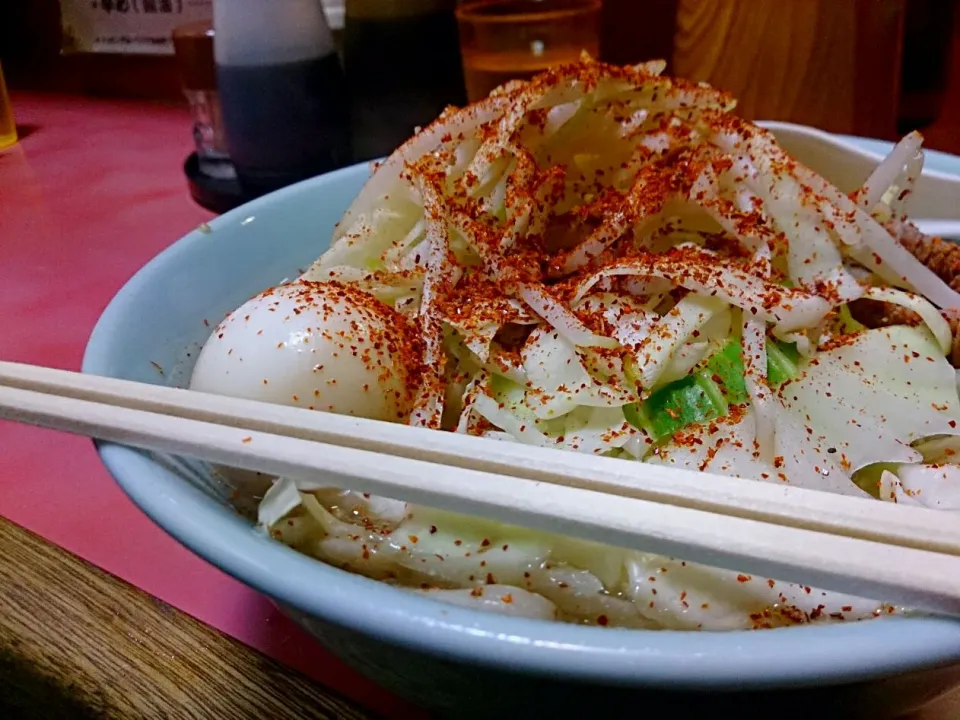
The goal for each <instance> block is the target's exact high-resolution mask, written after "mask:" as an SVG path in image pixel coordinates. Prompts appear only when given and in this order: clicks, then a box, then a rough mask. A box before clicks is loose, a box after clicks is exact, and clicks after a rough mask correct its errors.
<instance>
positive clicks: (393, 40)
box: [343, 0, 466, 161]
mask: <svg viewBox="0 0 960 720" xmlns="http://www.w3.org/2000/svg"><path fill="white" fill-rule="evenodd" d="M456 6H457V0H346V7H345V11H346V12H345V21H344V33H343V53H344V69H345V71H346V77H347V84H348V87H349V92H350V113H351V122H352V130H353V135H352V139H353V149H354V158H355V159H356V160H358V161H359V160H369V159H371V158H375V157H379V156H381V155H388V154H389V153H390V152H391V151H392V150H394V149H395V148H396V147H397V146H398V145H400V144H401V143H403V142H404V141H405V140H406V139H407V138H409V137H410V136H411V135H412V134H413V132H414V129H415V128H416V127H417V126H424V125H427V124H429V123H430V122H432V121H433V120H434V119H436V117H437V116H438V115H439V114H440V113H441V112H442V111H443V109H444V108H445V107H446V106H447V105H463V104H465V103H466V91H465V90H464V83H463V67H462V64H461V60H460V45H459V41H458V37H457V22H456V17H455V16H454V11H455V9H456Z"/></svg>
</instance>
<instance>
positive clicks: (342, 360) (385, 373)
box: [190, 280, 420, 501]
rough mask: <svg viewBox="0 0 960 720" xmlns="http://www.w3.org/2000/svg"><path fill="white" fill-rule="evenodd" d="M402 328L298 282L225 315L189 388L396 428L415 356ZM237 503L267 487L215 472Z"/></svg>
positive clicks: (338, 292)
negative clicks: (391, 423) (384, 422)
mask: <svg viewBox="0 0 960 720" xmlns="http://www.w3.org/2000/svg"><path fill="white" fill-rule="evenodd" d="M417 337H418V336H417V334H416V332H415V331H414V329H413V328H412V327H411V326H410V324H409V321H408V320H407V319H405V318H404V317H403V316H401V315H400V314H399V313H397V312H396V311H395V310H393V308H391V307H388V306H387V305H385V304H383V303H382V302H380V301H379V300H377V299H376V298H375V297H373V296H372V295H370V294H369V293H366V292H364V291H362V290H360V289H358V288H356V287H353V286H350V285H345V284H343V283H339V282H311V281H307V280H297V281H296V282H291V283H289V284H286V285H280V286H278V287H275V288H271V289H270V290H267V291H265V292H263V293H261V294H260V295H257V296H256V297H254V298H252V299H251V300H248V301H247V302H246V303H244V304H243V305H241V306H240V307H239V308H237V309H236V310H235V311H234V312H232V313H230V315H228V316H227V317H226V318H225V319H224V320H223V322H221V323H220V324H219V325H218V326H217V328H216V329H215V330H214V331H213V333H212V334H211V335H210V337H209V338H208V339H207V342H206V343H205V344H204V346H203V349H202V350H201V351H200V355H199V357H198V358H197V363H196V365H195V367H194V369H193V375H192V376H191V379H190V389H191V390H197V391H200V392H207V393H212V394H216V395H229V396H231V397H238V398H245V399H248V400H259V401H262V402H268V403H274V404H278V405H290V406H293V407H299V408H305V409H308V410H321V411H325V412H332V413H338V414H342V415H354V416H357V417H364V418H370V419H373V420H387V421H394V422H396V421H403V420H405V419H406V418H407V415H408V414H409V412H410V408H411V406H412V404H413V398H414V395H415V391H416V383H417V368H418V367H419V363H420V350H419V347H418V339H417ZM218 470H219V471H220V473H221V475H222V476H223V478H224V479H225V480H226V482H227V484H228V485H230V486H231V487H232V488H233V489H234V490H235V491H237V493H239V495H237V496H235V499H236V500H238V501H242V500H243V499H244V498H247V497H250V496H253V497H259V496H261V495H262V494H263V493H264V492H265V491H266V490H267V488H269V487H270V484H271V483H272V481H273V479H272V478H270V477H268V476H265V475H263V474H261V473H257V472H251V471H246V470H239V469H236V468H226V467H219V468H218Z"/></svg>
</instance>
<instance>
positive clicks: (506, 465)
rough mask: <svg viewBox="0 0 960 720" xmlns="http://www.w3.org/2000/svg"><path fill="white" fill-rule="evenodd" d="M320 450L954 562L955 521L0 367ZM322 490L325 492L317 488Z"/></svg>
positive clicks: (26, 384)
mask: <svg viewBox="0 0 960 720" xmlns="http://www.w3.org/2000/svg"><path fill="white" fill-rule="evenodd" d="M2 386H8V387H16V388H22V389H25V390H36V391H40V392H46V393H50V394H53V395H59V396H61V397H71V398H76V399H81V400H89V401H92V402H99V403H103V404H106V405H114V406H117V407H128V408H134V409H140V410H147V411H150V412H155V413H160V414H164V415H172V416H175V417H181V418H188V419H192V420H200V421H204V422H209V423H216V424H218V425H222V426H225V427H235V428H243V429H247V430H256V431H259V432H264V433H271V434H275V435H284V436H287V437H295V438H301V439H304V440H314V441H317V442H322V443H327V444H330V445H339V446H342V447H348V448H355V449H359V450H367V451H370V452H377V453H382V454H384V455H392V456H396V457H403V458H409V459H412V460H422V461H426V462H431V463H436V464H438V465H444V466H451V467H459V468H465V469H471V470H479V471H483V472H488V473H495V474H500V475H510V476H512V477H519V478H526V479H529V480H537V481H540V482H544V483H550V484H555V485H564V486H568V487H576V488H582V489H585V490H592V491H595V492H602V493H607V494H612V495H620V496H623V497H632V498H636V499H640V500H649V501H651V502H660V503H666V504H670V505H676V506H678V507H687V508H691V509H696V510H703V511H708V512H714V513H720V514H724V515H730V516H733V517H742V518H748V519H753V520H761V521H764V522H772V523H775V524H779V525H784V526H788V527H797V528H803V529H808V530H819V531H822V532H831V533H838V534H842V535H846V536H849V537H857V538H860V539H863V540H872V541H875V542H880V543H885V544H892V545H901V546H903V547H914V548H917V549H921V550H933V551H936V552H945V553H952V554H956V553H958V552H960V523H957V522H956V521H955V519H954V517H953V516H952V514H950V513H941V512H936V511H933V510H927V509H923V508H915V507H904V506H897V505H894V504H892V503H879V502H877V501H875V500H873V499H870V498H863V499H861V498H857V497H849V496H843V495H835V494H829V493H823V492H817V491H813V490H806V489H803V488H798V487H793V486H790V485H786V484H783V483H781V482H767V483H764V482H757V481H755V480H744V479H741V478H733V477H727V476H724V475H717V474H711V473H701V472H693V471H689V470H683V469H679V468H670V467H664V466H659V465H649V464H643V463H630V462H624V461H623V460H618V459H613V458H604V457H597V456H594V455H584V454H581V453H572V452H565V453H558V452H557V451H556V450H553V449H550V448H540V447H533V446H530V445H521V444H519V443H505V442H494V441H491V440H487V439H484V438H478V437H472V436H468V435H461V434H454V433H438V432H435V431H433V430H424V429H422V428H415V427H410V426H408V425H400V424H396V423H384V422H377V421H374V420H367V419H365V418H355V417H350V416H347V415H333V414H330V413H325V412H318V411H315V410H306V409H300V408H293V407H286V406H282V405H275V404H271V403H264V402H257V401H252V400H244V399H240V398H231V397H225V396H219V395H209V394H206V393H198V392H193V391H189V390H182V389H178V388H170V387H164V386H160V385H150V384H147V383H138V382H132V381H129V380H119V379H115V378H108V377H100V376H96V375H85V374H80V373H76V372H71V371H68V370H56V369H53V368H45V367H39V366H35V365H25V364H20V363H11V362H3V361H0V387H2ZM318 487H320V485H318Z"/></svg>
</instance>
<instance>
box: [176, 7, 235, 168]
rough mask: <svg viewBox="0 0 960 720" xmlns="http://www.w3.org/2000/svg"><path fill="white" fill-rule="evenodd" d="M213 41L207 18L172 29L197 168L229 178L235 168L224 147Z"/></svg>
mask: <svg viewBox="0 0 960 720" xmlns="http://www.w3.org/2000/svg"><path fill="white" fill-rule="evenodd" d="M213 42H214V31H213V25H212V23H210V22H209V21H201V22H196V23H190V24H188V25H181V26H179V27H177V28H175V29H174V31H173V46H174V51H175V54H176V62H177V66H178V68H179V70H180V81H181V84H182V86H183V94H184V95H185V96H186V98H187V102H188V103H189V104H190V114H191V116H192V118H193V140H194V145H195V147H196V152H197V160H198V162H199V166H200V171H201V172H202V173H203V174H205V175H208V176H210V177H215V178H220V179H232V178H234V177H236V171H235V170H234V168H233V165H232V164H231V163H230V157H229V155H228V154H227V150H226V140H225V138H224V131H223V115H222V113H221V110H220V97H219V95H218V94H217V76H216V69H215V66H214V62H213Z"/></svg>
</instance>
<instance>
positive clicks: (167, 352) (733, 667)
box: [83, 158, 960, 720]
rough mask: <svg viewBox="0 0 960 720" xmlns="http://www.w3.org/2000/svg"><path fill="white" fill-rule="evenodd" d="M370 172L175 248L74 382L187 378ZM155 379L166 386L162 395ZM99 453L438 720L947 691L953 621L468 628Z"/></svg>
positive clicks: (174, 466)
mask: <svg viewBox="0 0 960 720" xmlns="http://www.w3.org/2000/svg"><path fill="white" fill-rule="evenodd" d="M801 159H802V158H801ZM368 172H369V170H368V167H367V166H366V165H360V166H354V167H350V168H346V169H344V170H340V171H337V172H334V173H330V174H328V175H324V176H321V177H317V178H314V179H311V180H308V181H306V182H303V183H300V184H298V185H295V186H292V187H289V188H287V189H284V190H281V191H279V192H276V193H273V194H271V195H269V196H266V197H263V198H260V199H259V200H256V201H254V202H252V203H250V204H248V205H245V206H243V207H240V208H238V209H236V210H234V211H232V212H230V213H228V214H226V215H223V216H221V217H219V218H217V219H216V220H214V221H212V222H211V223H210V224H209V226H204V227H203V228H201V229H198V230H196V231H194V232H192V233H190V234H189V235H187V236H186V237H184V238H183V239H181V240H180V241H179V242H176V243H175V244H173V245H172V246H171V247H170V248H168V249H167V250H166V251H165V252H163V253H162V254H161V255H159V256H158V257H156V258H155V259H154V260H152V261H151V262H150V263H148V264H147V265H146V266H145V267H144V268H143V269H142V270H141V271H140V272H138V273H137V274H136V275H135V276H134V277H133V278H132V279H131V280H130V281H129V282H128V283H127V284H126V286H125V287H124V288H123V289H122V290H121V291H120V292H119V293H118V294H117V296H116V297H115V298H114V300H113V301H112V302H111V303H110V305H109V307H108V308H107V309H106V311H105V312H104V313H103V316H102V318H101V319H100V321H99V323H98V324H97V326H96V329H95V330H94V332H93V335H92V337H91V338H90V342H89V345H88V348H87V353H86V356H85V359H84V366H83V369H84V371H85V372H88V373H94V374H98V375H107V376H112V377H118V378H124V379H130V380H138V381H142V382H149V383H157V382H171V383H175V382H177V378H178V377H179V378H181V379H182V378H186V377H189V370H190V360H191V358H192V357H196V349H197V348H199V346H200V345H201V344H202V343H203V342H204V340H205V339H206V337H207V335H208V333H209V332H210V330H209V327H208V323H209V325H214V324H216V322H217V321H218V320H219V319H220V318H222V317H223V316H224V315H225V314H226V313H227V312H229V311H231V310H232V309H234V308H235V307H237V306H238V305H240V304H241V303H242V302H243V301H245V300H246V299H247V298H248V297H250V296H252V295H254V294H256V293H257V292H259V291H260V290H262V289H263V288H265V287H267V286H269V285H273V284H276V283H277V282H279V281H281V280H283V279H284V278H288V277H292V276H295V275H296V274H297V273H298V271H299V270H301V269H303V268H305V267H307V265H308V264H309V263H310V262H311V261H313V260H314V259H315V258H316V257H317V256H318V255H320V253H321V252H323V250H324V249H325V248H326V246H327V242H328V238H329V237H330V235H331V232H332V230H333V226H334V224H335V223H336V222H337V220H338V219H339V218H340V216H341V215H342V213H343V212H344V210H345V209H346V208H347V206H348V204H349V203H350V201H351V200H352V199H353V197H354V196H355V195H356V193H357V192H358V191H359V190H360V188H361V186H362V184H363V183H364V181H365V180H366V178H367V176H368ZM155 364H159V365H160V366H162V367H164V368H167V369H173V372H167V373H166V375H165V378H161V377H160V376H159V375H158V373H157V372H156V369H155ZM98 450H99V453H100V456H101V457H102V460H103V462H104V464H105V465H106V466H107V468H108V469H109V471H110V472H111V473H112V475H113V476H114V478H116V480H117V482H118V483H119V484H120V485H121V487H122V488H123V490H124V491H125V492H126V493H127V494H128V495H129V496H130V498H131V499H132V500H133V501H134V502H135V503H136V504H137V505H138V506H139V507H140V509H141V510H142V511H143V512H144V513H146V514H147V515H148V516H150V517H151V518H152V519H153V521H154V522H156V523H157V524H158V525H159V526H161V527H162V528H163V529H164V530H166V531H167V532H168V533H169V534H170V535H172V536H173V537H174V538H176V539H177V540H178V541H180V542H181V543H183V544H184V545H186V546H187V547H189V548H190V549H191V550H192V551H194V552H195V553H197V554H198V555H200V556H201V557H203V558H205V559H206V560H207V561H208V562H210V563H212V564H213V565H215V566H217V567H219V568H221V569H222V570H224V571H226V572H227V573H229V574H230V575H232V576H234V577H235V578H237V579H239V580H240V581H241V582H244V583H246V584H247V585H249V586H250V587H252V588H255V589H256V590H258V591H260V592H262V593H264V594H265V595H267V596H269V597H270V598H272V599H273V600H274V601H275V602H276V603H278V604H279V606H280V607H281V608H282V609H283V610H284V612H286V613H287V614H289V616H290V617H292V618H293V619H294V620H295V621H296V622H297V623H299V624H300V625H301V627H303V628H304V629H305V630H306V631H307V632H309V633H310V634H312V635H313V636H314V637H315V638H316V639H317V640H318V641H319V642H321V643H323V644H324V645H325V646H327V647H328V648H329V649H330V650H332V651H333V652H334V653H336V654H337V655H339V656H340V657H341V658H343V659H344V660H345V661H346V662H348V663H349V664H351V665H352V666H354V667H355V668H356V669H358V670H359V671H360V672H362V673H364V674H366V675H367V676H369V677H371V678H372V679H373V680H375V681H377V682H379V683H380V684H382V685H383V686H385V687H386V688H388V689H390V690H392V691H393V692H395V693H397V694H399V695H401V696H403V697H405V698H407V699H409V700H412V701H413V702H415V703H419V704H421V705H423V706H425V707H428V708H431V709H433V710H435V711H437V712H438V713H441V714H443V715H448V716H451V717H459V718H469V717H490V716H494V717H496V716H499V715H501V714H502V715H504V716H509V717H523V716H528V715H529V716H531V717H540V716H542V717H550V716H554V717H571V716H576V715H579V714H580V713H587V712H594V713H595V712H597V711H598V710H599V709H600V706H601V704H606V703H609V704H610V705H611V708H612V707H617V708H630V709H631V710H634V711H639V710H640V709H642V710H643V711H645V712H651V711H653V712H659V711H663V712H668V713H671V714H673V715H675V716H676V717H692V716H694V713H697V714H699V713H703V712H708V711H709V712H711V713H730V714H731V715H734V714H735V715H736V716H738V717H754V716H756V717H766V716H768V715H769V716H770V717H774V716H775V717H779V718H790V717H804V718H809V717H844V718H857V717H869V718H873V719H874V720H876V719H878V718H892V717H896V716H898V715H900V714H902V713H904V712H907V711H909V710H911V709H914V708H916V707H918V706H920V705H922V704H924V703H926V702H927V701H929V700H931V699H933V698H935V697H937V696H939V695H941V694H943V693H944V692H946V691H947V690H949V689H950V688H951V687H953V686H954V685H956V684H958V683H960V621H955V620H951V619H945V618H934V617H896V618H882V619H877V620H871V621H865V622H860V623H849V624H844V623H836V624H831V625H817V626H803V627H791V628H783V629H776V630H763V631H752V632H676V631H645V630H627V629H613V628H601V627H586V626H578V625H570V624H560V623H549V622H544V621H536V620H527V619H521V618H514V617H504V616H500V615H496V614H489V613H483V612H480V611H476V610H472V609H467V608H462V607H457V606H452V605H447V604H441V603H438V602H436V601H434V600H431V599H428V598H426V597H421V596H418V595H415V594H413V593H410V592H408V591H405V590H402V589H398V588H395V587H391V586H389V585H386V584H382V583H379V582H376V581H374V580H370V579H367V578H364V577H361V576H359V575H352V574H350V573H347V572H344V571H341V570H338V569H335V568H333V567H330V566H327V565H325V564H323V563H321V562H319V561H317V560H314V559H311V558H309V557H306V556H304V555H301V554H298V553H297V552H295V551H294V550H291V549H289V548H288V547H286V546H284V545H282V544H280V543H279V542H275V541H272V540H270V539H269V538H267V537H266V536H265V535H263V534H261V533H259V532H256V531H255V530H254V528H253V526H252V525H251V523H250V522H249V521H248V520H247V519H245V518H244V517H243V516H242V515H241V514H239V513H238V512H237V511H236V510H235V509H234V508H232V507H231V505H230V503H229V502H228V501H227V498H226V493H225V492H223V490H222V489H221V486H220V485H219V484H218V483H217V482H216V480H215V477H214V476H213V475H212V474H211V473H210V471H209V470H208V469H207V468H206V467H205V466H204V465H203V464H201V463H197V462H194V461H190V460H185V459H181V458H173V457H169V456H163V455H159V454H155V453H148V452H143V451H139V450H135V449H131V448H129V447H124V446H121V445H117V444H112V443H100V444H98ZM614 704H615V705H614Z"/></svg>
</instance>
